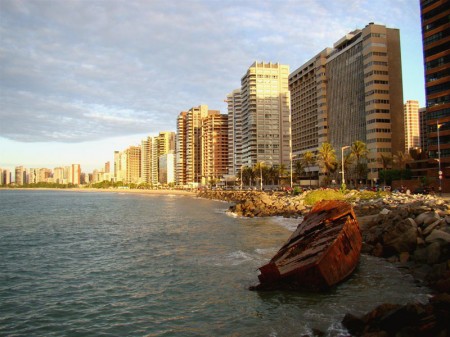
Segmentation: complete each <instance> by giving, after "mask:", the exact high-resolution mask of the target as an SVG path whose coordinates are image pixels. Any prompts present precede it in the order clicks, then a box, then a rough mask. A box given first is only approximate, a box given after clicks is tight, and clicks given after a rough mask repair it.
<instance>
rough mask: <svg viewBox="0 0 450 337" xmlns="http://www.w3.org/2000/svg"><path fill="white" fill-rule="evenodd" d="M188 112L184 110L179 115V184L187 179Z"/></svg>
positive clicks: (182, 183) (177, 152)
mask: <svg viewBox="0 0 450 337" xmlns="http://www.w3.org/2000/svg"><path fill="white" fill-rule="evenodd" d="M186 116H187V112H186V111H182V112H180V114H179V115H178V117H177V134H176V142H175V153H176V155H175V182H176V184H177V185H179V186H184V185H186V184H187V181H186V120H187V118H186Z"/></svg>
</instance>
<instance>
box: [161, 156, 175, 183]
mask: <svg viewBox="0 0 450 337" xmlns="http://www.w3.org/2000/svg"><path fill="white" fill-rule="evenodd" d="M159 182H160V183H161V184H163V185H168V184H173V183H175V154H174V151H170V152H169V153H165V154H163V155H162V156H160V157H159Z"/></svg>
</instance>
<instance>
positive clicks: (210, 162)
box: [202, 110, 228, 184]
mask: <svg viewBox="0 0 450 337" xmlns="http://www.w3.org/2000/svg"><path fill="white" fill-rule="evenodd" d="M226 174H228V115H221V114H220V113H219V111H216V110H213V111H210V112H209V113H208V115H207V116H206V117H205V118H203V120H202V177H203V180H202V183H203V184H205V183H208V182H209V181H214V180H215V181H216V182H217V180H218V179H220V178H221V177H223V176H224V175H226Z"/></svg>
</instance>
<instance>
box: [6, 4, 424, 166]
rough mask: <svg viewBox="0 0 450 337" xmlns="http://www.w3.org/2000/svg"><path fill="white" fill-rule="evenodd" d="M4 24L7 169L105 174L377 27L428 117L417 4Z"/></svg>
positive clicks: (132, 13) (157, 12) (99, 14)
mask: <svg viewBox="0 0 450 337" xmlns="http://www.w3.org/2000/svg"><path fill="white" fill-rule="evenodd" d="M50 4H51V6H50ZM127 4H128V3H127ZM387 7H389V8H390V10H389V11H386V8H387ZM65 11H71V12H73V13H76V14H74V15H73V16H70V17H69V18H66V17H65V21H62V20H61V17H64V16H63V15H61V13H63V12H65ZM0 17H1V18H2V20H0V28H1V35H0V38H1V45H2V52H1V54H0V55H2V59H3V60H2V62H1V65H0V74H1V75H0V78H1V81H0V85H1V86H0V88H1V90H0V103H1V106H2V107H1V109H0V117H1V119H2V123H1V126H0V167H1V168H8V169H12V168H14V167H15V166H18V165H23V166H26V167H49V168H52V167H55V166H61V165H67V164H71V163H80V164H81V168H82V170H83V171H85V172H89V171H92V170H93V169H96V168H100V167H102V165H103V163H104V162H107V161H110V162H112V161H113V160H112V157H113V153H114V151H115V150H123V149H125V148H126V147H128V146H130V145H138V144H139V143H140V142H141V140H142V139H144V138H146V137H147V136H149V135H156V134H158V133H159V132H160V131H175V129H176V118H177V116H178V114H179V113H180V112H181V111H184V110H186V109H189V108H191V107H193V106H197V105H199V104H207V105H209V106H210V107H211V108H212V109H219V110H220V111H221V113H226V112H227V108H226V104H225V103H224V102H223V101H224V99H226V95H227V94H229V93H230V92H231V91H232V90H234V89H235V88H237V87H239V86H240V84H239V83H240V79H241V77H242V76H243V75H244V73H245V71H246V70H247V69H248V67H249V66H250V65H251V64H252V63H253V62H255V60H257V61H264V62H279V63H282V64H288V65H289V66H290V68H291V71H292V70H294V69H296V68H297V67H299V66H300V65H301V64H303V63H304V62H306V61H307V60H308V59H310V58H311V57H313V56H314V55H316V54H317V53H318V52H319V51H320V50H322V49H323V48H324V47H326V46H330V45H331V44H332V43H333V42H334V41H336V40H337V39H339V38H340V37H341V36H343V35H345V34H347V33H348V32H349V31H351V30H353V29H356V28H359V27H364V26H365V25H367V24H368V23H369V22H375V23H380V24H384V25H386V26H388V27H390V28H398V29H400V36H401V47H402V67H403V92H404V102H406V101H407V100H418V101H419V102H420V106H421V107H422V106H424V105H425V99H424V96H425V93H424V73H423V56H422V42H421V27H420V11H419V1H394V2H388V1H371V2H369V1H359V2H356V3H354V4H352V5H351V6H348V5H346V3H345V2H344V1H333V2H331V4H330V3H329V2H326V1H302V2H301V3H299V2H278V1H272V2H270V3H268V4H264V5H260V6H259V7H258V6H256V3H255V2H254V1H244V2H239V3H237V2H229V3H227V4H225V5H223V4H222V3H220V2H214V1H213V2H208V1H195V2H194V1H192V2H186V3H181V4H176V6H175V5H170V4H167V3H163V2H158V1H156V2H152V4H151V6H150V5H148V4H147V3H145V2H133V3H131V4H130V5H124V4H122V3H120V2H113V4H112V5H111V6H109V7H108V6H106V5H105V3H101V2H94V3H92V4H86V3H82V2H76V1H74V2H68V3H54V2H52V3H50V2H45V1H42V2H35V3H31V2H30V3H21V2H18V1H3V2H2V3H1V4H0ZM217 18H218V19H217ZM66 19H67V20H66ZM198 22H201V24H198ZM321 22H322V24H321ZM324 22H326V24H325V25H324V24H323V23H324ZM314 23H316V24H314ZM267 27H270V29H267Z"/></svg>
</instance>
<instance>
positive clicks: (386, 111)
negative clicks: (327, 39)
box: [289, 23, 405, 182]
mask: <svg viewBox="0 0 450 337" xmlns="http://www.w3.org/2000/svg"><path fill="white" fill-rule="evenodd" d="M289 81H290V82H289V83H290V88H291V90H292V103H291V105H292V121H293V134H292V139H293V144H292V147H293V149H294V154H298V153H302V152H304V151H307V150H309V151H314V150H316V149H317V147H319V146H320V145H321V144H322V143H323V142H325V141H326V142H329V143H331V145H332V146H333V147H334V149H335V150H336V155H337V157H338V158H339V159H340V156H341V151H339V150H340V149H341V148H342V147H343V146H348V145H351V144H352V143H353V142H355V141H357V140H360V141H363V142H365V143H366V144H367V148H368V150H369V155H368V163H367V166H368V178H369V179H371V180H372V181H374V182H375V181H376V180H377V179H378V171H379V170H381V169H382V166H381V163H380V162H379V161H378V158H379V157H380V155H381V154H382V153H391V154H392V153H396V152H397V151H404V149H405V136H404V134H405V133H404V118H403V91H402V90H403V89H402V72H401V54H400V33H399V31H398V29H392V28H386V27H385V26H382V25H376V24H373V23H370V24H368V25H367V26H366V27H365V28H363V29H361V30H360V29H357V30H355V31H352V32H350V33H348V34H346V35H345V36H343V37H342V38H341V39H339V40H338V41H336V42H335V43H334V45H333V48H327V49H324V50H323V51H322V52H321V53H319V54H317V55H316V56H315V57H313V58H312V59H311V60H309V61H308V62H306V63H305V64H304V65H302V66H301V67H300V68H299V69H297V70H295V71H294V72H293V73H292V74H291V75H290V79H289ZM314 91H315V92H314ZM315 137H316V138H317V143H316V142H315V140H314V138H315Z"/></svg>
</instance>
